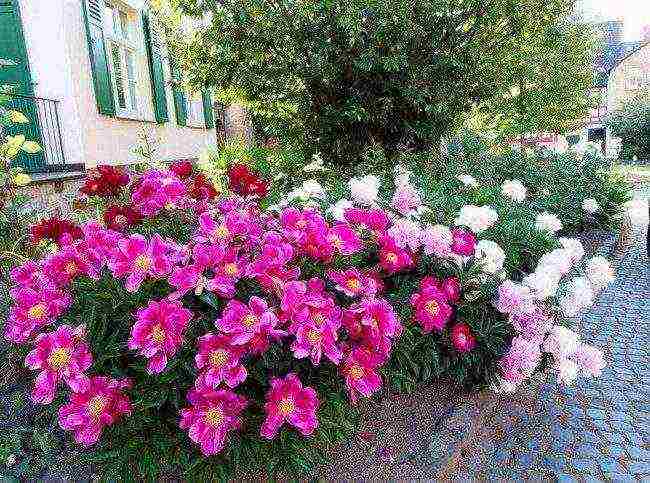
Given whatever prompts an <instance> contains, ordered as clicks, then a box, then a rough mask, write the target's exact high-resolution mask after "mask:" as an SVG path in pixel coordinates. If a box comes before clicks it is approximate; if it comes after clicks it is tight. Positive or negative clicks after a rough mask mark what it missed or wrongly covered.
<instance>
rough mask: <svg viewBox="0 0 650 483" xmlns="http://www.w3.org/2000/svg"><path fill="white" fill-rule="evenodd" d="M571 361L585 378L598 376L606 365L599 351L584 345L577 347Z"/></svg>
mask: <svg viewBox="0 0 650 483" xmlns="http://www.w3.org/2000/svg"><path fill="white" fill-rule="evenodd" d="M572 359H573V360H574V361H575V362H576V364H577V365H578V367H579V368H580V370H581V371H582V373H583V374H584V375H585V376H592V377H598V376H600V374H601V373H602V370H603V369H604V368H605V365H606V364H605V361H604V359H603V353H602V352H601V351H600V349H598V348H596V347H593V346H591V345H589V344H584V343H581V344H580V345H579V346H578V348H577V349H576V351H575V352H574V353H573V356H572Z"/></svg>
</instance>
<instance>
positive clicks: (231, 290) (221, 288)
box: [207, 248, 246, 298]
mask: <svg viewBox="0 0 650 483" xmlns="http://www.w3.org/2000/svg"><path fill="white" fill-rule="evenodd" d="M213 272H214V277H213V278H211V279H209V280H208V285H207V289H208V290H210V291H211V292H215V293H217V294H218V295H221V296H222V297H225V298H230V297H232V296H233V295H235V284H236V283H237V282H238V281H239V280H240V279H241V278H242V277H243V276H244V275H246V261H245V260H244V259H243V258H241V257H240V256H239V255H238V251H237V249H236V248H229V249H227V250H226V251H225V253H224V255H223V258H222V259H221V260H220V261H219V263H218V264H217V266H216V267H214V269H213Z"/></svg>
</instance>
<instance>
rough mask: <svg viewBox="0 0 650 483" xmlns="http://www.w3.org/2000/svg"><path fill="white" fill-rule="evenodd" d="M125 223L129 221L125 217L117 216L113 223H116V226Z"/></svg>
mask: <svg viewBox="0 0 650 483" xmlns="http://www.w3.org/2000/svg"><path fill="white" fill-rule="evenodd" d="M127 221H129V220H128V218H127V217H126V216H124V215H117V216H116V217H115V223H116V224H117V225H124V224H125V223H126V222H127Z"/></svg>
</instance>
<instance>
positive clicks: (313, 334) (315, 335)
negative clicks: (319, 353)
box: [307, 329, 321, 344]
mask: <svg viewBox="0 0 650 483" xmlns="http://www.w3.org/2000/svg"><path fill="white" fill-rule="evenodd" d="M307 340H308V341H309V342H311V343H312V344H315V343H316V342H318V341H319V340H321V334H320V332H318V331H317V330H314V329H310V330H309V332H307Z"/></svg>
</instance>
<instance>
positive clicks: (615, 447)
mask: <svg viewBox="0 0 650 483" xmlns="http://www.w3.org/2000/svg"><path fill="white" fill-rule="evenodd" d="M642 196H644V197H647V194H645V193H644V194H643V195H642ZM646 202H647V201H641V200H637V202H636V205H634V209H635V210H636V211H635V212H632V210H631V213H630V217H631V218H632V220H633V223H634V224H635V226H634V230H633V231H634V233H633V237H632V238H633V239H632V240H631V241H630V246H629V249H628V250H626V252H625V253H624V254H622V255H621V257H620V260H619V262H620V263H619V265H618V269H617V280H616V282H615V283H614V284H612V285H611V286H610V287H609V288H608V289H607V290H606V291H605V292H604V293H603V294H602V295H601V297H600V299H599V301H598V303H597V304H596V305H595V306H594V308H593V309H592V311H591V312H590V313H589V314H587V315H586V316H585V317H584V318H583V320H582V321H581V323H580V324H579V325H580V326H579V327H578V331H579V333H581V334H582V335H583V337H584V339H585V340H588V341H591V342H592V343H594V344H596V345H598V346H599V347H601V348H602V349H603V351H604V353H605V356H606V359H607V360H608V367H607V368H605V370H604V371H603V374H602V375H601V377H600V378H598V379H581V380H579V381H577V382H576V384H575V386H574V387H560V386H558V385H556V384H554V383H548V382H541V383H540V384H539V385H537V384H533V385H532V386H531V387H530V388H528V390H527V391H524V392H521V393H519V394H518V395H517V396H516V397H514V398H513V397H504V398H501V399H498V400H496V401H495V402H494V403H493V404H492V405H491V406H490V407H489V408H488V409H486V410H484V411H482V414H481V417H480V420H479V421H477V422H476V424H475V425H474V426H475V428H476V429H475V430H474V431H472V432H471V434H470V435H469V436H468V437H467V438H466V439H465V440H464V441H463V443H462V444H461V445H460V446H459V447H458V448H457V450H456V452H455V454H454V455H453V456H452V457H451V458H450V460H449V461H448V463H447V465H446V467H445V468H443V469H442V471H441V473H439V477H442V478H450V479H459V478H468V477H469V478H478V479H482V478H488V479H556V478H557V479H559V480H563V481H573V480H574V479H578V480H588V481H593V480H601V479H602V480H613V481H650V279H649V269H648V267H649V262H648V258H647V255H646V240H645V233H646V226H645V224H646V223H647V209H648V208H647V204H645V203H646ZM631 208H632V207H631Z"/></svg>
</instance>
